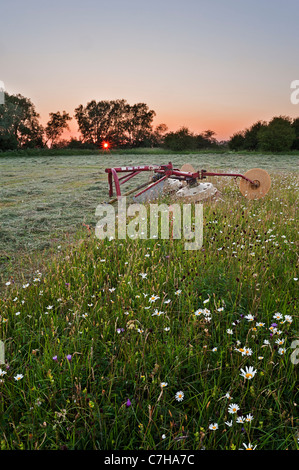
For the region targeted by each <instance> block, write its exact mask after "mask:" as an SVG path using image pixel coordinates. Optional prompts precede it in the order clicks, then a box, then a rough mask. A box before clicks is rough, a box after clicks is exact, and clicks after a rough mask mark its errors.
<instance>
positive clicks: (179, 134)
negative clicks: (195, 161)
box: [164, 127, 217, 152]
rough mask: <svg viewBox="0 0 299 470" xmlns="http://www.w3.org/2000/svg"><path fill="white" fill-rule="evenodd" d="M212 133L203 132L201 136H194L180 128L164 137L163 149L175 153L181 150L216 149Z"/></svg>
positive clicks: (187, 130)
mask: <svg viewBox="0 0 299 470" xmlns="http://www.w3.org/2000/svg"><path fill="white" fill-rule="evenodd" d="M214 135H215V132H214V131H210V130H208V131H205V132H204V133H203V134H198V135H196V134H194V133H192V132H191V131H190V130H189V129H188V128H187V127H181V128H180V129H179V130H178V131H176V132H169V133H168V134H166V135H165V136H164V147H165V148H167V149H170V150H173V151H175V152H180V151H183V150H196V149H199V150H200V149H208V148H213V147H217V142H216V139H215V138H214Z"/></svg>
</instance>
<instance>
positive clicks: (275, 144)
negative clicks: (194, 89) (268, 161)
mask: <svg viewBox="0 0 299 470" xmlns="http://www.w3.org/2000/svg"><path fill="white" fill-rule="evenodd" d="M295 137H296V132H295V129H294V128H293V127H292V122H291V119H290V118H288V117H282V116H279V117H275V118H273V119H272V120H271V121H270V122H269V124H268V125H267V126H263V127H262V128H261V129H260V130H259V132H258V142H259V148H260V149H261V150H265V151H272V152H281V151H283V150H289V149H290V148H291V147H292V145H293V143H294V140H295Z"/></svg>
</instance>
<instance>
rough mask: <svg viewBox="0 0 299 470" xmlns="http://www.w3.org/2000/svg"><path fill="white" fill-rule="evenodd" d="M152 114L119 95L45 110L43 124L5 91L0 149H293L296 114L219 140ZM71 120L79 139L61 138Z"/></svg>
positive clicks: (297, 137) (298, 141) (298, 127)
mask: <svg viewBox="0 0 299 470" xmlns="http://www.w3.org/2000/svg"><path fill="white" fill-rule="evenodd" d="M155 115H156V113H155V111H153V110H152V109H149V108H148V106H147V105H146V104H145V103H137V104H134V105H130V104H128V103H127V102H126V100H124V99H120V100H102V101H96V100H92V101H90V102H89V103H87V104H86V105H85V106H83V105H82V104H80V105H79V106H78V107H77V108H76V109H75V110H74V116H73V117H71V116H70V115H69V113H67V112H65V111H62V112H60V111H57V112H51V113H49V120H48V122H47V123H46V125H45V126H42V125H41V124H40V122H39V118H40V116H39V114H38V113H37V111H36V108H35V105H34V104H33V103H32V101H31V100H30V99H29V98H25V97H24V96H22V95H20V94H16V95H10V94H8V93H5V102H4V104H3V105H1V106H0V151H6V150H15V149H26V148H45V147H46V148H48V147H50V148H76V149H80V148H82V149H84V148H86V149H98V148H100V147H102V146H103V144H104V143H105V142H106V143H108V144H109V148H134V147H164V148H167V149H170V150H173V151H183V150H201V149H216V148H228V149H230V150H234V151H241V150H249V151H252V150H265V151H284V150H290V149H299V118H296V119H293V120H292V119H291V118H289V117H287V116H279V117H275V118H273V119H272V120H271V121H270V122H269V123H266V122H261V121H259V122H257V123H255V124H253V125H252V126H251V127H250V128H249V129H246V130H244V131H240V132H238V133H236V134H234V135H233V136H232V137H231V138H230V139H229V140H228V141H222V142H219V141H217V140H216V138H215V135H216V134H215V132H214V131H212V130H207V131H204V132H202V133H198V134H196V133H193V132H191V131H190V130H189V129H188V128H187V127H181V128H180V129H179V130H178V131H176V132H169V131H168V128H167V125H166V124H159V125H157V126H156V127H154V126H153V119H154V117H155ZM73 118H74V119H75V120H76V121H77V125H78V130H79V133H80V137H79V138H78V139H77V138H73V137H71V138H70V139H69V140H66V139H63V138H62V136H63V133H64V131H65V130H69V122H70V121H71V120H72V119H73Z"/></svg>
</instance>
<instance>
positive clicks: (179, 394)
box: [175, 391, 185, 401]
mask: <svg viewBox="0 0 299 470" xmlns="http://www.w3.org/2000/svg"><path fill="white" fill-rule="evenodd" d="M184 396H185V395H184V392H182V391H179V392H176V394H175V399H176V401H183V399H184Z"/></svg>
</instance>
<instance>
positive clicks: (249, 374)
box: [240, 366, 257, 380]
mask: <svg viewBox="0 0 299 470" xmlns="http://www.w3.org/2000/svg"><path fill="white" fill-rule="evenodd" d="M240 370H241V374H240V375H241V376H242V377H244V379H247V380H251V379H252V378H253V377H254V376H255V374H256V372H257V371H256V369H254V368H253V367H252V366H249V367H247V366H245V370H244V369H240Z"/></svg>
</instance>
